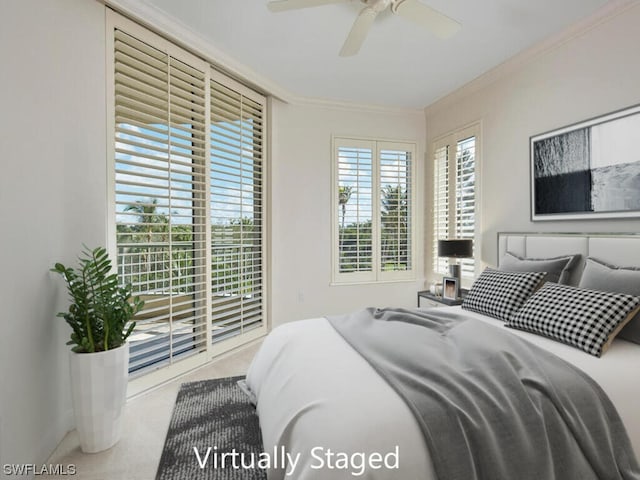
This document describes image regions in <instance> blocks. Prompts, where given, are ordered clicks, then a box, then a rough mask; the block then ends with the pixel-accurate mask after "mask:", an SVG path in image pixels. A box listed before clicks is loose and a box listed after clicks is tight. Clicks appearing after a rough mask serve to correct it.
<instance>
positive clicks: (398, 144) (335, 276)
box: [330, 135, 418, 285]
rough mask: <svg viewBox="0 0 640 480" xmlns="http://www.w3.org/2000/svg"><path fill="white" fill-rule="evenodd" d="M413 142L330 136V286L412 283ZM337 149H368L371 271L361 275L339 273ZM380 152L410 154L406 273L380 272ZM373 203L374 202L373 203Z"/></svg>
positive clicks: (415, 164) (414, 259)
mask: <svg viewBox="0 0 640 480" xmlns="http://www.w3.org/2000/svg"><path fill="white" fill-rule="evenodd" d="M417 145H418V144H417V142H415V141H411V140H397V139H384V138H373V137H360V136H351V135H332V136H331V230H332V234H331V243H332V245H331V251H332V254H331V257H332V261H331V282H330V284H331V285H354V284H375V283H391V282H410V281H415V279H416V265H417V256H418V249H417V245H416V238H417V214H416V212H417V203H416V202H417V192H416V185H417V176H418V159H417ZM341 147H351V148H368V149H371V152H372V182H371V183H372V187H371V188H372V192H371V198H372V212H371V217H372V218H371V224H372V227H371V230H372V232H371V237H372V242H371V249H372V270H371V271H370V272H369V271H364V272H348V273H343V272H340V267H339V262H340V245H339V241H340V238H339V235H340V228H339V222H340V218H339V215H338V210H339V200H338V196H339V188H340V185H339V168H338V160H339V149H340V148H341ZM382 150H397V151H404V152H409V153H410V165H409V168H410V181H409V182H408V184H409V188H410V195H409V196H408V198H409V202H410V203H409V216H408V217H409V223H410V233H409V235H408V243H409V245H410V248H409V253H410V261H409V265H410V266H409V268H408V269H407V270H393V271H382V270H381V258H382V252H381V251H380V247H381V225H380V223H381V215H380V214H381V201H380V200H381V199H380V191H381V187H380V184H381V176H380V170H381V168H380V154H381V151H382ZM374 200H375V201H374Z"/></svg>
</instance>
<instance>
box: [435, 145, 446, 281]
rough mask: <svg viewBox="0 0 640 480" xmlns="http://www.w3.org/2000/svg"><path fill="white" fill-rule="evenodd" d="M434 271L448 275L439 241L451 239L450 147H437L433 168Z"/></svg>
mask: <svg viewBox="0 0 640 480" xmlns="http://www.w3.org/2000/svg"><path fill="white" fill-rule="evenodd" d="M433 194H434V198H433V251H432V254H433V265H434V267H433V269H434V271H435V272H437V273H441V274H443V275H445V274H447V273H448V268H449V260H448V259H447V258H443V257H439V256H438V240H443V239H446V238H449V146H448V145H443V146H440V147H437V148H436V150H435V155H434V166H433Z"/></svg>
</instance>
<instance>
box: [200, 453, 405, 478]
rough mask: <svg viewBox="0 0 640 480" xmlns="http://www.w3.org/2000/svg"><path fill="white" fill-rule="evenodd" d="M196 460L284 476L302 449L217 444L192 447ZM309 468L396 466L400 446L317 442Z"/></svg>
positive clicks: (360, 470)
mask: <svg viewBox="0 0 640 480" xmlns="http://www.w3.org/2000/svg"><path fill="white" fill-rule="evenodd" d="M193 453H194V456H195V461H197V462H198V466H199V467H200V468H201V469H203V470H204V469H205V468H214V469H233V470H249V469H255V468H258V469H261V470H266V469H273V470H284V471H285V472H286V473H285V476H287V477H294V476H295V474H296V468H297V467H298V466H299V464H300V459H301V458H302V453H300V452H297V453H291V452H288V451H287V450H286V448H285V447H284V446H277V445H276V446H274V447H273V450H272V451H270V452H262V453H260V454H255V453H248V452H239V451H237V450H236V449H235V448H233V449H232V450H231V451H226V452H220V451H218V447H217V446H209V447H197V446H194V447H193ZM308 453H309V454H308V456H307V457H308V458H309V459H310V464H309V465H308V468H310V469H312V470H325V469H326V470H343V471H345V473H350V474H351V475H352V476H354V477H359V476H361V475H364V474H365V473H366V472H367V471H369V470H381V469H387V470H398V469H399V468H400V448H399V447H398V446H397V445H396V446H395V447H394V448H393V449H392V450H391V451H389V452H367V453H364V452H340V451H336V450H332V449H330V448H325V447H322V446H317V447H313V448H311V450H310V451H309V452H308Z"/></svg>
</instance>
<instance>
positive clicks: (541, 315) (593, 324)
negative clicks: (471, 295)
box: [506, 282, 640, 357]
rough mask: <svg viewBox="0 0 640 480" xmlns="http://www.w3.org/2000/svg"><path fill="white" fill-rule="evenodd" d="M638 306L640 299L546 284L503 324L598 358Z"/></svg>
mask: <svg viewBox="0 0 640 480" xmlns="http://www.w3.org/2000/svg"><path fill="white" fill-rule="evenodd" d="M638 305H640V298H639V297H634V296H632V295H625V294H623V293H608V292H600V291H597V290H589V289H586V288H578V287H571V286H568V285H558V284H555V283H550V282H548V283H545V284H544V285H543V287H542V288H541V289H540V290H538V291H537V292H536V293H535V294H534V295H533V296H532V297H531V298H530V299H529V300H528V301H527V303H525V304H524V305H523V307H522V308H521V309H520V310H519V311H518V312H517V313H516V314H515V315H514V316H513V317H511V319H509V321H508V322H507V324H506V325H507V326H508V327H513V328H517V329H520V330H526V331H529V332H532V333H537V334H539V335H544V336H546V337H550V338H553V339H554V340H558V341H560V342H563V343H568V344H569V345H573V346H574V347H577V348H579V349H581V350H584V351H585V352H587V353H590V354H591V355H595V356H596V357H599V356H600V355H602V353H603V352H604V350H605V347H607V346H608V345H609V343H610V342H611V341H612V340H613V337H614V336H615V334H616V333H617V332H618V331H619V330H620V328H621V327H622V325H623V324H624V323H625V321H626V320H627V319H628V318H630V314H631V313H632V312H635V311H636V309H637V307H638ZM618 327H620V328H618Z"/></svg>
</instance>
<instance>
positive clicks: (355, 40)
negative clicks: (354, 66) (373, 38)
mask: <svg viewBox="0 0 640 480" xmlns="http://www.w3.org/2000/svg"><path fill="white" fill-rule="evenodd" d="M377 16H378V12H376V11H375V10H374V9H373V8H371V7H365V8H364V9H363V10H362V11H361V12H360V14H359V15H358V18H356V21H355V22H353V27H351V31H350V32H349V36H348V37H347V39H346V40H345V41H344V45H342V49H341V50H340V56H341V57H350V56H352V55H355V54H356V53H358V51H360V47H362V44H363V43H364V39H365V38H367V34H368V33H369V29H370V28H371V25H373V21H374V20H375V19H376V17H377Z"/></svg>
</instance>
